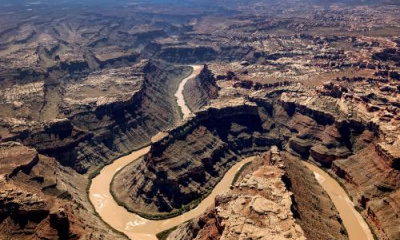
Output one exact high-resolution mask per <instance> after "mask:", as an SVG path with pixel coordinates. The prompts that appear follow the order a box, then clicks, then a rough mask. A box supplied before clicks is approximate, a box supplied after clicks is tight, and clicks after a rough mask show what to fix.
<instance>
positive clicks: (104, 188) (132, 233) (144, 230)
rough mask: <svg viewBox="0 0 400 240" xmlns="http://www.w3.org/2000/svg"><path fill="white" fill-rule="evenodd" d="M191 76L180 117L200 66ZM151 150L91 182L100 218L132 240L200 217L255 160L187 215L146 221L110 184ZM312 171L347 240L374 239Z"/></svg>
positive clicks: (328, 182) (338, 191) (331, 183)
mask: <svg viewBox="0 0 400 240" xmlns="http://www.w3.org/2000/svg"><path fill="white" fill-rule="evenodd" d="M192 67H193V70H194V71H193V73H192V74H191V75H190V76H189V77H188V78H185V79H183V80H182V82H181V84H180V85H179V88H178V91H177V93H176V94H175V96H176V97H177V102H178V105H179V106H180V107H181V110H182V113H183V117H184V118H186V117H188V116H189V115H190V113H191V112H190V109H189V108H188V106H187V105H186V103H185V99H184V96H183V89H184V86H185V84H186V82H187V81H188V80H190V79H191V78H193V77H195V76H196V75H198V74H199V72H200V70H201V66H192ZM149 150H150V147H146V148H142V149H140V150H138V151H134V152H132V153H131V154H129V155H127V156H124V157H121V158H119V159H117V160H115V161H114V162H113V163H112V164H111V165H108V166H106V167H104V168H103V169H102V170H101V172H100V174H99V175H98V176H97V177H95V178H94V179H93V180H92V184H91V186H90V189H89V199H90V201H91V202H92V204H93V206H94V208H95V210H96V212H97V213H98V214H99V215H100V217H101V218H102V219H103V220H104V221H105V222H106V223H108V224H109V225H110V226H111V227H113V228H114V229H116V230H118V231H120V232H123V233H124V234H126V235H127V236H128V237H129V238H130V239H132V240H156V239H157V238H156V236H155V235H156V234H157V233H159V232H161V231H164V230H167V229H169V228H172V227H174V226H176V225H178V224H180V223H183V222H185V221H188V220H190V219H192V218H195V217H197V216H200V215H201V214H202V213H204V212H205V211H206V209H207V208H209V207H210V206H212V205H213V203H214V199H215V197H216V196H217V195H218V194H219V193H221V192H223V191H225V190H227V189H229V187H230V185H231V183H232V180H233V179H234V176H235V174H236V173H237V171H238V170H239V169H240V168H241V167H242V166H243V165H244V164H246V163H248V162H250V161H252V160H253V159H254V157H250V158H246V159H243V160H242V161H240V162H239V163H237V164H235V165H234V166H233V167H232V168H231V169H230V170H229V171H228V172H227V173H226V174H225V175H224V177H223V178H222V180H221V181H220V182H219V183H218V184H217V186H216V187H215V188H214V189H213V191H212V192H211V194H210V195H209V196H208V197H206V198H205V199H204V200H203V201H202V202H201V203H200V204H199V205H198V206H197V207H196V208H195V209H192V210H191V211H189V212H186V213H184V214H182V215H180V216H178V217H174V218H171V219H167V220H157V221H154V220H147V219H144V218H142V217H140V216H138V215H136V214H134V213H131V212H128V211H127V210H126V209H125V208H124V207H121V206H119V205H118V204H117V203H116V202H115V201H114V198H113V197H112V195H111V193H110V184H111V181H112V179H113V177H114V175H115V174H116V173H117V172H118V171H119V170H120V169H122V168H124V167H125V166H127V165H128V164H130V163H132V162H134V161H139V160H138V159H139V158H140V157H141V156H143V155H144V154H146V153H147V152H148V151H149ZM304 164H306V166H307V167H308V168H309V169H310V170H312V171H313V172H314V175H315V177H316V179H317V180H318V182H319V183H320V184H321V186H322V187H323V188H324V189H325V190H326V191H327V192H328V194H329V196H330V197H331V199H332V200H333V203H334V204H335V206H336V208H337V210H338V212H339V214H340V216H341V218H342V219H343V224H344V226H345V227H346V229H347V231H348V233H349V237H350V240H361V239H363V240H373V237H372V234H371V231H370V229H369V227H368V225H367V224H366V223H365V221H364V219H363V218H362V217H361V215H360V214H359V213H358V212H357V211H356V210H355V209H354V206H353V204H352V202H351V201H350V199H349V197H348V196H347V194H346V192H345V191H344V190H343V188H341V186H340V185H339V184H338V183H337V182H336V181H335V180H334V179H333V178H331V177H330V176H329V175H328V174H327V173H325V172H324V171H323V170H321V169H319V168H318V167H316V166H314V165H311V164H308V163H304Z"/></svg>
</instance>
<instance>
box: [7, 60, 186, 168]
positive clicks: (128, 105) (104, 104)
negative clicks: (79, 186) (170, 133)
mask: <svg viewBox="0 0 400 240" xmlns="http://www.w3.org/2000/svg"><path fill="white" fill-rule="evenodd" d="M189 73H190V68H189V67H176V66H172V65H169V64H166V63H161V62H151V61H150V62H141V63H140V64H138V65H137V66H135V67H134V68H124V69H120V70H119V71H118V72H115V71H107V70H104V73H102V74H97V75H96V74H93V75H95V76H91V75H90V76H89V77H87V78H84V79H83V80H80V81H79V82H77V83H74V84H70V85H68V87H67V88H66V89H65V93H64V94H63V100H62V101H61V103H60V104H61V110H62V111H61V112H60V113H59V114H58V119H57V120H52V121H48V122H33V123H29V124H26V125H24V124H21V125H19V126H18V127H15V123H13V122H5V123H3V124H2V126H3V127H4V128H7V129H9V130H8V131H9V132H8V133H6V134H4V136H6V137H3V138H2V139H1V141H20V142H22V143H23V144H24V145H27V146H32V147H34V148H36V149H37V150H38V151H39V152H40V153H42V154H46V155H48V156H53V157H55V158H56V159H57V160H58V161H59V162H61V163H62V164H63V165H65V166H70V167H72V168H74V169H75V170H77V171H78V172H80V173H85V172H86V171H87V170H88V169H89V168H90V167H93V166H95V165H101V164H103V163H106V162H108V161H109V160H112V159H114V158H116V157H117V156H120V155H121V154H125V153H128V152H130V151H132V150H133V149H136V148H138V147H141V146H143V145H145V144H147V143H149V141H150V138H151V137H152V136H153V135H155V134H156V133H157V132H159V131H161V130H164V129H166V128H168V127H170V126H172V125H173V124H175V123H176V122H177V121H178V120H179V119H180V116H179V109H178V106H177V104H176V101H175V98H174V96H173V93H174V92H175V91H176V89H177V87H178V85H179V82H180V80H181V79H182V78H184V77H185V76H187V75H189Z"/></svg>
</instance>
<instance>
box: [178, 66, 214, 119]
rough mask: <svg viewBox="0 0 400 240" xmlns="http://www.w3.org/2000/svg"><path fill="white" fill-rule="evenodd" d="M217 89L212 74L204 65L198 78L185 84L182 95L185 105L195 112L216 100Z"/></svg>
mask: <svg viewBox="0 0 400 240" xmlns="http://www.w3.org/2000/svg"><path fill="white" fill-rule="evenodd" d="M218 89H219V87H218V86H217V82H216V79H215V77H214V74H213V73H212V72H211V71H210V70H209V69H208V66H207V65H204V68H203V70H202V71H201V72H200V74H199V76H197V77H196V78H194V79H191V80H189V81H188V82H187V83H186V85H185V88H184V91H183V94H184V96H185V99H186V103H187V105H188V106H189V107H190V109H191V110H192V111H193V112H195V111H198V110H199V109H201V108H202V107H204V106H207V105H209V104H210V101H211V100H212V99H215V98H217V97H218Z"/></svg>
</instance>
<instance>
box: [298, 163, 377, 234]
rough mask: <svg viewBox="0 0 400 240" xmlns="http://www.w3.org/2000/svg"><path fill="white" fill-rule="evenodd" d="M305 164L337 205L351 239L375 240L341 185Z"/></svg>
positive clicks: (310, 165) (320, 170)
mask: <svg viewBox="0 0 400 240" xmlns="http://www.w3.org/2000/svg"><path fill="white" fill-rule="evenodd" d="M303 163H304V164H305V165H306V167H307V168H308V169H310V170H311V171H312V172H313V173H314V176H315V178H316V179H317V181H318V183H319V184H321V186H322V187H323V188H324V189H325V191H326V192H327V193H328V195H329V197H330V198H331V199H332V201H333V204H335V207H336V209H337V210H338V212H339V215H340V217H341V218H342V220H343V225H344V226H345V228H346V230H347V233H348V234H349V239H350V240H374V237H373V235H372V233H371V230H370V229H369V226H368V224H367V223H366V222H365V220H364V219H363V217H362V216H361V214H360V213H359V212H357V210H356V209H355V208H354V204H353V202H352V201H351V200H350V198H349V196H348V195H347V193H346V191H345V190H344V189H343V188H342V187H341V186H340V184H339V183H338V182H337V181H336V180H335V179H333V178H332V177H331V176H330V175H329V174H328V173H326V172H325V171H324V170H322V169H320V168H319V167H317V166H315V165H312V164H310V163H307V162H303Z"/></svg>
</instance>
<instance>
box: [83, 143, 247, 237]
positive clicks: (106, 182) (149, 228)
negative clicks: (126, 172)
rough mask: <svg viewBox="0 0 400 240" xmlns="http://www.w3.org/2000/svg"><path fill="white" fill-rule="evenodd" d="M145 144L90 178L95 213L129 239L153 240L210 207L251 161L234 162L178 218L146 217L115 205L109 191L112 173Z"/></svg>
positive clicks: (127, 162)
mask: <svg viewBox="0 0 400 240" xmlns="http://www.w3.org/2000/svg"><path fill="white" fill-rule="evenodd" d="M149 149H150V148H149V147H147V148H143V149H141V150H139V151H135V152H133V153H132V154H130V155H128V156H125V157H122V158H119V159H118V160H116V161H114V163H113V164H111V165H108V166H106V167H105V168H103V170H102V171H101V172H100V175H98V176H97V177H96V178H94V179H93V181H92V185H91V186H90V190H89V194H90V195H89V197H90V201H91V202H92V203H93V205H94V208H95V210H96V212H97V213H98V214H99V215H100V217H101V218H102V219H103V220H104V221H105V222H106V223H108V224H110V226H111V227H113V228H115V229H116V230H118V231H120V232H123V233H125V234H126V235H127V236H128V237H129V238H130V239H134V240H155V239H157V238H156V236H155V235H156V234H157V233H159V232H161V231H164V230H167V229H169V228H172V227H175V226H176V225H178V224H180V223H183V222H186V221H188V220H190V219H192V218H195V217H198V216H200V215H201V214H202V213H204V212H205V211H206V210H207V208H208V207H210V206H212V204H213V203H214V199H215V197H216V196H217V195H218V194H219V193H221V192H223V191H225V190H227V189H229V187H230V186H231V183H232V180H233V178H234V176H235V174H236V172H237V171H238V170H239V169H240V168H241V167H242V166H243V164H245V163H248V162H250V161H252V160H253V158H246V159H244V160H242V161H241V162H239V163H237V164H235V165H234V166H233V167H232V168H231V169H230V170H229V171H228V172H227V173H226V174H225V176H224V177H223V179H222V180H221V181H220V182H219V183H218V185H217V186H216V187H215V188H214V190H213V191H212V193H211V194H210V195H209V196H208V197H206V198H205V199H204V200H203V201H202V202H201V203H200V204H199V205H198V206H197V207H196V208H195V209H192V210H191V211H189V212H186V213H184V214H182V215H180V216H178V217H174V218H171V219H167V220H157V221H153V220H147V219H144V218H142V217H140V216H138V215H136V214H134V213H130V212H128V211H127V210H126V209H125V208H124V207H121V206H119V205H118V204H117V203H116V202H115V201H114V199H113V197H112V195H111V193H110V183H111V181H112V178H113V176H114V175H115V173H116V172H118V171H119V170H120V169H121V168H123V167H125V166H126V165H128V164H129V163H131V162H132V161H135V160H137V159H138V158H139V157H141V156H142V155H144V154H146V153H147V152H148V151H149Z"/></svg>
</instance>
